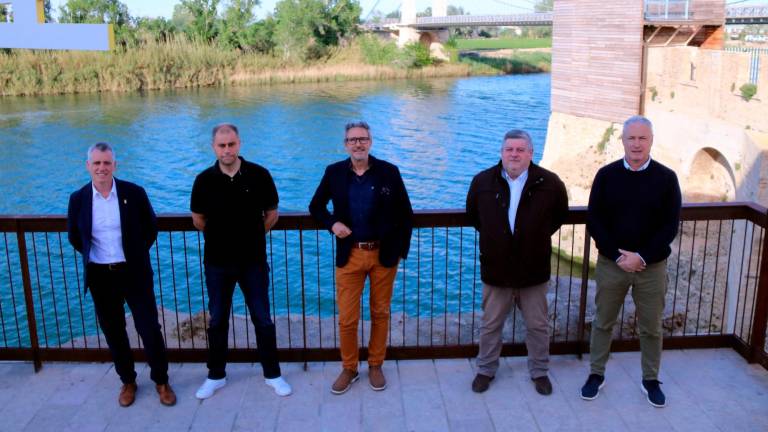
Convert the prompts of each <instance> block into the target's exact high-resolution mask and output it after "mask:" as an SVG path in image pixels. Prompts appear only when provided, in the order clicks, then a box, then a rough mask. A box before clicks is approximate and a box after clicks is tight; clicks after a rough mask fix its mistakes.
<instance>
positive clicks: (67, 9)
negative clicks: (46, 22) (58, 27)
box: [59, 0, 131, 29]
mask: <svg viewBox="0 0 768 432" xmlns="http://www.w3.org/2000/svg"><path fill="white" fill-rule="evenodd" d="M59 22H62V23H76V24H80V23H87V24H113V25H114V26H115V28H116V29H117V27H124V26H126V25H128V24H130V22H131V16H130V15H129V14H128V6H126V5H125V4H124V3H122V2H120V1H119V0H67V2H66V3H65V4H64V5H63V6H61V7H60V8H59Z"/></svg>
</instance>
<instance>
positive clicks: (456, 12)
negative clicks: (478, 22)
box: [448, 5, 469, 16]
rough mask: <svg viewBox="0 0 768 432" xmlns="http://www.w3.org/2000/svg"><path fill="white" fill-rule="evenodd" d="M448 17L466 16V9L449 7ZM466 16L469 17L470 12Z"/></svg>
mask: <svg viewBox="0 0 768 432" xmlns="http://www.w3.org/2000/svg"><path fill="white" fill-rule="evenodd" d="M448 15H449V16H450V15H465V13H464V8H463V7H461V6H454V5H448ZM466 15H469V12H467V13H466Z"/></svg>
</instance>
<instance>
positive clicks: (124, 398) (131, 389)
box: [117, 383, 136, 407]
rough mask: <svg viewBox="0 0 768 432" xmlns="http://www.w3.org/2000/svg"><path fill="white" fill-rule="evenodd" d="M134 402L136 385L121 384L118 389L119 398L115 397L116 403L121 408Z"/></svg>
mask: <svg viewBox="0 0 768 432" xmlns="http://www.w3.org/2000/svg"><path fill="white" fill-rule="evenodd" d="M135 400H136V383H131V384H123V386H122V387H120V396H118V397H117V402H118V403H119V404H120V406H121V407H128V406H131V404H133V401H135Z"/></svg>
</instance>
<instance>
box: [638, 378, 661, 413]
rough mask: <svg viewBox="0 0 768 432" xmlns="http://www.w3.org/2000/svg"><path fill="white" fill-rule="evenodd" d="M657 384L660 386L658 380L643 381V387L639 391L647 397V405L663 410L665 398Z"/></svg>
mask: <svg viewBox="0 0 768 432" xmlns="http://www.w3.org/2000/svg"><path fill="white" fill-rule="evenodd" d="M659 384H662V382H661V381H659V380H643V385H641V386H640V389H641V390H642V391H643V393H645V395H646V396H648V403H649V404H651V405H653V406H655V407H656V408H664V407H665V406H666V405H667V398H666V396H664V392H662V391H661V387H659Z"/></svg>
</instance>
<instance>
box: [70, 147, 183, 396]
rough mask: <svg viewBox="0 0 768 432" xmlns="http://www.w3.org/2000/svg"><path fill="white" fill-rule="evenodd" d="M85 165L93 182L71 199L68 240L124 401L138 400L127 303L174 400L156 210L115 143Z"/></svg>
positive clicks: (159, 379)
mask: <svg viewBox="0 0 768 432" xmlns="http://www.w3.org/2000/svg"><path fill="white" fill-rule="evenodd" d="M86 168H87V169H88V172H89V173H90V175H91V182H89V183H88V184H86V185H85V186H83V187H82V188H81V189H80V190H78V191H76V192H74V193H73V194H72V195H71V196H70V197H69V209H68V211H67V230H68V232H69V242H70V243H71V244H72V246H73V247H74V248H75V249H76V250H77V251H78V252H80V253H81V254H82V256H83V268H84V269H85V270H84V275H85V289H86V291H87V290H88V289H89V288H90V291H91V297H93V304H94V306H95V309H96V316H97V317H98V319H99V326H100V327H101V331H102V332H103V333H104V337H105V338H106V340H107V345H108V346H109V352H110V354H111V355H112V361H113V362H114V364H115V371H116V372H117V374H118V375H119V376H120V380H121V381H122V382H123V386H122V388H121V389H120V395H119V397H118V402H119V403H120V405H121V406H124V407H127V406H129V405H131V404H132V403H133V401H134V400H135V398H136V371H135V369H134V362H133V355H132V353H131V347H130V344H129V342H128V333H127V332H126V330H125V309H124V304H125V303H128V307H129V308H130V309H131V314H132V315H133V321H134V325H135V326H136V331H137V332H138V333H139V336H141V340H142V342H143V344H144V352H145V353H146V356H147V361H148V363H149V367H150V369H151V374H150V376H151V378H152V381H154V382H155V384H156V386H155V388H156V390H157V393H158V395H159V397H160V402H161V403H162V404H163V405H174V404H175V403H176V395H175V394H174V392H173V390H172V389H171V386H170V385H169V384H168V359H167V357H166V352H165V342H164V341H163V335H162V333H161V332H160V323H159V322H158V317H157V304H156V303H155V293H154V289H153V283H154V282H153V273H152V266H151V264H150V259H149V249H150V248H151V247H152V244H153V243H154V242H155V239H156V238H157V221H156V219H155V212H154V211H153V210H152V205H151V204H150V203H149V198H148V197H147V193H146V192H145V191H144V189H143V188H142V187H140V186H138V185H135V184H133V183H130V182H126V181H121V180H118V179H116V178H114V177H113V173H114V171H115V169H116V168H117V160H116V159H115V154H114V151H113V150H112V147H111V146H110V145H109V144H106V143H98V144H94V145H93V146H91V147H90V148H89V149H88V159H87V161H86Z"/></svg>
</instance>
